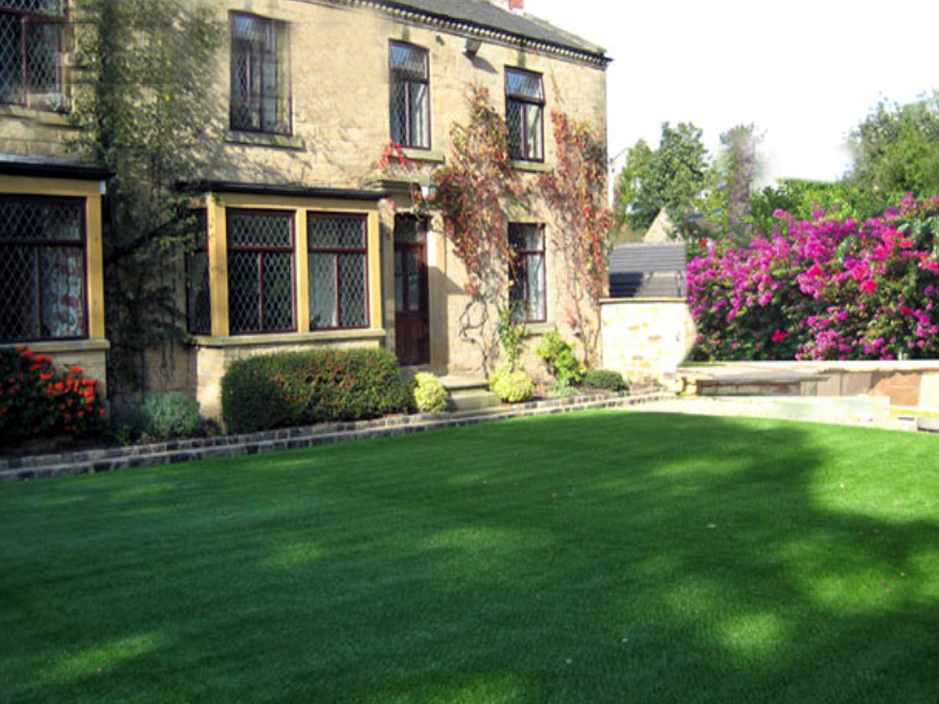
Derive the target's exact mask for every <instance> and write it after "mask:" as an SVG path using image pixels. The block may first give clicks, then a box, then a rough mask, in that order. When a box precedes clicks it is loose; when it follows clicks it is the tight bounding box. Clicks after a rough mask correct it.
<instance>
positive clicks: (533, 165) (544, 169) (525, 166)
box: [511, 160, 551, 174]
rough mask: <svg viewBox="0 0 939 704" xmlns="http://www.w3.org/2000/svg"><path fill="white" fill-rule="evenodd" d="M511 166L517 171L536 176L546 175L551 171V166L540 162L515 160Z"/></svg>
mask: <svg viewBox="0 0 939 704" xmlns="http://www.w3.org/2000/svg"><path fill="white" fill-rule="evenodd" d="M511 164H512V168H513V169H515V170H516V171H528V172H531V173H535V174H546V173H548V172H550V171H551V167H550V166H548V165H547V164H545V163H543V162H540V161H518V160H513V161H512V162H511Z"/></svg>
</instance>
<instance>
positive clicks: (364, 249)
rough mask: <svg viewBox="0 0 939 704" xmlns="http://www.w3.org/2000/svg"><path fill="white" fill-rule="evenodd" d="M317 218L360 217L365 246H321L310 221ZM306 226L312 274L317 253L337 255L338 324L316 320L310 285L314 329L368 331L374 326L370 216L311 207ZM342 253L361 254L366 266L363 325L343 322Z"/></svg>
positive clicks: (363, 276) (336, 297)
mask: <svg viewBox="0 0 939 704" xmlns="http://www.w3.org/2000/svg"><path fill="white" fill-rule="evenodd" d="M314 219H317V220H339V219H342V220H358V221H359V222H360V224H361V227H362V242H363V245H362V246H361V247H340V246H326V247H324V246H317V245H316V244H315V243H314V238H313V237H312V236H311V233H310V223H311V221H313V220H314ZM306 227H307V258H308V264H307V266H308V268H309V271H310V276H311V277H312V273H313V269H314V266H313V260H314V259H315V258H316V257H317V256H331V257H333V267H334V271H335V281H336V289H335V291H333V295H334V301H333V303H334V304H335V306H336V320H337V321H338V325H336V326H317V325H315V324H314V322H313V311H314V298H313V288H312V286H311V287H310V291H309V306H310V321H309V322H310V332H327V331H335V330H366V329H368V328H369V327H370V326H371V311H370V310H369V300H370V299H369V268H368V216H367V215H364V214H360V213H324V212H317V211H314V210H308V211H307V214H306ZM340 254H358V255H361V257H362V261H363V265H362V284H363V290H362V299H363V302H364V306H365V322H364V323H363V324H361V325H343V324H342V296H341V293H342V284H341V283H340V280H339V276H340V272H339V255H340Z"/></svg>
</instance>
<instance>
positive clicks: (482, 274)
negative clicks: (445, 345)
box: [379, 86, 614, 372]
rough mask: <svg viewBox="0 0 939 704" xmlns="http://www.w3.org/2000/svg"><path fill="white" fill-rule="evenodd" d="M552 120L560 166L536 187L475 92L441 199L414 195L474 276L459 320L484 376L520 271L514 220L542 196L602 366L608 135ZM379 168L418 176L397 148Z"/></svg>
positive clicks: (574, 325)
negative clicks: (514, 272)
mask: <svg viewBox="0 0 939 704" xmlns="http://www.w3.org/2000/svg"><path fill="white" fill-rule="evenodd" d="M551 117H552V123H553V127H554V138H555V142H556V144H557V165H556V167H555V168H554V169H553V170H552V171H550V172H547V173H543V174H541V175H540V176H539V178H538V180H537V188H533V187H531V186H530V185H528V184H526V183H525V182H524V181H523V179H522V176H521V175H520V174H519V172H518V171H517V170H516V169H515V168H514V167H513V166H512V162H511V159H510V157H509V139H508V127H507V125H506V122H505V118H504V117H503V116H502V115H501V114H500V113H499V112H497V111H496V110H495V109H494V108H493V106H492V104H491V103H490V99H489V91H488V90H486V89H485V88H483V87H479V86H476V87H473V89H472V92H471V95H470V115H469V121H468V123H467V124H466V125H462V124H455V125H453V127H452V128H451V130H450V138H451V149H450V156H449V158H448V161H447V164H446V166H442V167H440V168H438V169H436V170H435V171H434V172H433V175H432V179H433V182H434V184H435V186H436V194H435V196H433V197H432V198H431V199H430V200H425V199H424V198H423V197H422V196H421V194H420V192H419V191H417V192H414V191H412V200H413V201H414V204H415V209H417V210H419V211H422V212H426V211H427V209H428V208H432V209H435V210H437V211H439V212H440V214H441V215H442V216H443V226H444V231H445V234H446V236H447V238H448V239H449V240H450V242H451V243H452V245H453V251H454V253H455V254H456V256H457V258H459V259H460V261H461V262H462V263H463V265H464V266H465V268H466V272H467V281H466V283H465V285H464V288H465V291H466V293H467V294H468V296H469V301H468V303H467V305H466V307H465V308H464V310H463V312H462V313H461V315H460V337H461V339H463V340H466V341H469V342H471V343H473V344H475V345H477V347H478V348H479V349H480V352H481V354H482V362H483V369H484V371H486V372H488V370H489V363H490V361H491V358H492V355H493V353H494V352H495V351H496V349H497V348H498V344H499V336H500V331H502V328H500V325H499V320H498V319H496V318H497V316H495V315H494V313H495V312H496V311H499V310H504V309H505V302H506V299H507V297H508V286H509V270H510V267H512V266H514V257H513V252H512V249H511V247H510V246H509V241H508V225H509V213H510V212H511V211H512V209H513V208H515V209H517V210H526V211H527V210H529V207H528V206H529V205H530V204H529V201H530V198H531V196H532V195H535V194H540V195H541V196H542V197H543V198H544V199H545V200H546V201H547V203H548V204H549V205H550V206H551V211H552V213H553V216H554V219H555V227H553V228H551V232H552V234H551V244H552V248H553V249H554V251H555V252H557V253H558V254H557V256H558V257H559V258H560V260H559V263H560V264H561V266H558V267H555V269H556V274H555V275H556V276H557V277H558V284H559V288H560V289H561V290H562V291H563V294H564V295H563V296H562V299H563V301H564V305H565V313H566V315H567V322H568V324H569V326H570V327H571V329H572V330H574V331H575V333H576V334H577V335H578V336H579V337H580V339H581V342H582V343H583V345H584V349H585V352H586V356H587V361H588V362H596V357H597V355H598V342H599V332H600V325H599V310H600V309H599V302H600V299H601V298H602V297H603V296H604V295H605V294H606V285H607V284H606V282H607V254H608V236H609V232H610V229H611V228H612V226H613V224H614V216H613V213H612V211H611V210H610V209H609V208H608V207H607V205H606V196H605V184H606V142H605V139H604V135H603V132H602V131H601V130H597V129H594V128H592V127H591V126H590V125H589V124H588V123H586V122H580V121H578V120H575V119H573V118H571V117H569V116H568V115H566V114H565V113H563V112H561V111H558V110H556V111H554V112H553V113H552V116H551ZM379 167H380V168H381V169H382V171H386V170H389V169H404V170H405V171H406V172H409V171H410V169H411V168H412V166H411V165H410V164H409V163H408V161H407V160H406V158H405V156H404V153H403V151H402V150H401V149H400V147H397V145H394V144H391V145H389V146H388V147H386V148H385V150H384V151H383V153H382V158H381V161H380V162H379ZM503 323H504V321H503Z"/></svg>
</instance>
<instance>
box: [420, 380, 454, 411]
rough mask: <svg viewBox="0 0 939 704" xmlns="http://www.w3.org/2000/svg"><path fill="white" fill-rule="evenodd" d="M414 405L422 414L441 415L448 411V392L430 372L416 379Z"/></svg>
mask: <svg viewBox="0 0 939 704" xmlns="http://www.w3.org/2000/svg"><path fill="white" fill-rule="evenodd" d="M414 381H415V382H416V383H417V386H416V387H415V388H414V403H415V404H416V405H417V410H419V411H420V412H421V413H441V412H443V411H445V410H447V390H446V389H445V388H444V386H443V384H441V383H440V379H438V378H437V377H435V376H434V375H433V374H430V373H429V372H421V373H420V374H417V375H416V376H415V377H414Z"/></svg>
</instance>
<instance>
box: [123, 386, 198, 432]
mask: <svg viewBox="0 0 939 704" xmlns="http://www.w3.org/2000/svg"><path fill="white" fill-rule="evenodd" d="M135 421H136V423H135V425H136V426H137V428H138V430H139V431H140V433H141V434H142V435H145V436H147V437H148V438H152V439H154V440H169V439H170V438H190V437H194V436H196V435H199V434H201V433H202V418H200V417H199V406H198V405H197V404H196V402H195V401H193V400H192V399H191V398H188V397H186V396H183V395H182V394H178V393H155V394H150V395H149V396H147V398H146V400H144V402H143V404H142V405H141V406H140V408H139V409H138V410H137V413H136V418H135Z"/></svg>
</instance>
